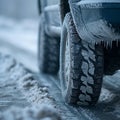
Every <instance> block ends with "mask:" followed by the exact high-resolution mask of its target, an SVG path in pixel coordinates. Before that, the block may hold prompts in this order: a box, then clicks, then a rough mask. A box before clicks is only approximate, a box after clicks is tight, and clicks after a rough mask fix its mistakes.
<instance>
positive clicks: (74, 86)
mask: <svg viewBox="0 0 120 120" xmlns="http://www.w3.org/2000/svg"><path fill="white" fill-rule="evenodd" d="M103 58H104V57H103V48H102V46H101V45H93V44H88V43H86V42H85V41H83V40H81V39H80V37H79V36H78V34H77V32H76V28H75V26H74V23H73V19H72V16H71V14H70V13H68V14H67V15H66V16H65V19H64V22H63V27H62V35H61V44H60V81H61V86H62V94H63V96H64V98H65V101H66V102H67V103H69V104H80V105H95V104H96V102H97V101H98V98H99V95H100V91H101V87H102V78H103V71H104V63H103V61H104V59H103Z"/></svg>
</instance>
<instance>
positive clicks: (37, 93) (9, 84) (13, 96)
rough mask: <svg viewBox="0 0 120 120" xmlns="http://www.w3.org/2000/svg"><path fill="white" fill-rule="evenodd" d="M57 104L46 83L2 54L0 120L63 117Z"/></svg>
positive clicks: (40, 119)
mask: <svg viewBox="0 0 120 120" xmlns="http://www.w3.org/2000/svg"><path fill="white" fill-rule="evenodd" d="M11 106H12V107H11ZM13 106H14V107H13ZM51 106H52V107H51ZM54 107H55V104H54V99H53V98H52V97H51V96H50V95H49V93H48V88H47V87H46V86H43V85H41V86H40V85H39V84H38V81H37V80H36V79H35V78H34V77H33V75H32V74H31V73H29V72H28V71H27V70H26V69H25V68H24V67H23V66H22V65H21V64H19V63H17V62H16V61H15V60H14V59H13V58H11V57H10V56H8V55H3V54H0V112H1V113H0V120H28V119H29V120H43V119H44V120H45V118H46V120H60V119H61V118H60V117H59V115H58V112H57V110H55V108H54Z"/></svg>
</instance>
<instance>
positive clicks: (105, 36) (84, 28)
mask: <svg viewBox="0 0 120 120" xmlns="http://www.w3.org/2000/svg"><path fill="white" fill-rule="evenodd" d="M38 4H39V13H40V26H39V40H38V41H39V43H38V62H39V69H40V71H41V72H42V73H45V74H51V75H56V74H58V72H59V76H60V83H61V91H62V95H63V97H64V99H65V101H66V102H67V103H69V104H71V105H75V104H76V105H88V106H93V105H95V104H96V103H97V102H98V99H99V96H100V93H101V88H102V82H103V77H104V75H112V74H114V72H115V71H116V70H118V69H119V68H120V62H119V61H120V42H119V39H120V16H119V13H120V1H119V0H114V1H113V0H106V1H105V0H97V1H96V0H38Z"/></svg>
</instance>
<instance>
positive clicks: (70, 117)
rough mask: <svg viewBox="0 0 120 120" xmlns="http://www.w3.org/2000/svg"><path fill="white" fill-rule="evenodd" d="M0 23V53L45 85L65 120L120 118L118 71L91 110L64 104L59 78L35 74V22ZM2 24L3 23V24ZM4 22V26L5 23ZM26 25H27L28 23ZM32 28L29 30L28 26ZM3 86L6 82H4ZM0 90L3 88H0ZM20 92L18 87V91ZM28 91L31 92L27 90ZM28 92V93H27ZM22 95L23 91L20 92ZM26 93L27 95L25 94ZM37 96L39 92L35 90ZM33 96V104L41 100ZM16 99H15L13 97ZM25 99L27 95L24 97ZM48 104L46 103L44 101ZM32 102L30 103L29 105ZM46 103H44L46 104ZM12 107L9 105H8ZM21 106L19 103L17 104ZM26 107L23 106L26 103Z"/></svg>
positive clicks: (111, 77) (108, 80)
mask: <svg viewBox="0 0 120 120" xmlns="http://www.w3.org/2000/svg"><path fill="white" fill-rule="evenodd" d="M1 21H2V20H0V52H2V53H4V54H10V55H12V56H13V57H15V58H16V59H17V61H19V62H21V63H22V64H23V65H24V66H25V67H26V68H27V69H28V70H30V71H32V72H33V75H34V77H35V78H36V79H37V80H38V84H39V85H38V86H47V87H48V91H49V94H50V96H51V98H53V101H54V105H53V106H55V108H56V109H57V110H58V112H59V113H60V115H61V116H62V118H63V119H65V120H80V119H81V120H106V119H109V120H119V119H120V72H119V71H118V72H117V73H116V74H115V75H113V76H105V77H104V84H103V89H102V93H101V97H100V100H99V103H98V104H97V105H96V106H95V107H94V108H82V107H79V108H76V107H72V106H69V105H67V104H65V103H64V100H63V99H62V96H61V91H60V85H59V78H58V77H52V76H47V75H41V74H39V73H38V66H37V36H38V35H37V34H38V22H37V21H26V22H24V21H21V23H17V22H15V21H10V20H7V22H6V21H5V20H3V21H2V22H1ZM3 23H4V24H3ZM6 23H7V24H6ZM28 23H29V24H28ZM30 25H32V26H33V27H31V26H30ZM4 84H6V83H4ZM2 89H3V88H2ZM20 89H22V88H20ZM29 92H31V91H29ZM29 92H28V93H29ZM23 93H25V96H26V93H27V92H26V91H24V92H23ZM28 93H27V95H29V94H28ZM36 93H39V91H36V92H35V94H36ZM32 96H35V97H36V98H35V100H34V103H39V102H40V101H41V100H40V98H39V97H38V96H36V95H34V94H33V95H32ZM15 97H16V98H17V96H16V95H15ZM27 98H29V96H27ZM48 101H49V100H48ZM30 103H32V102H30ZM46 104H47V103H46ZM11 105H12V104H11ZM21 105H22V104H21ZM26 105H27V103H26Z"/></svg>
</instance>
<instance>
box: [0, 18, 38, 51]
mask: <svg viewBox="0 0 120 120" xmlns="http://www.w3.org/2000/svg"><path fill="white" fill-rule="evenodd" d="M37 37H38V21H37V20H28V19H25V20H21V21H15V20H13V19H10V18H6V17H0V39H3V40H4V42H5V41H7V42H8V39H9V43H10V44H12V45H15V46H16V45H17V47H18V48H24V49H26V50H29V51H30V52H34V53H36V48H35V47H36V45H37ZM23 39H24V40H25V41H27V42H26V43H31V44H29V47H27V46H28V44H24V43H23V42H22V40H23ZM28 48H29V49H28Z"/></svg>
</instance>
